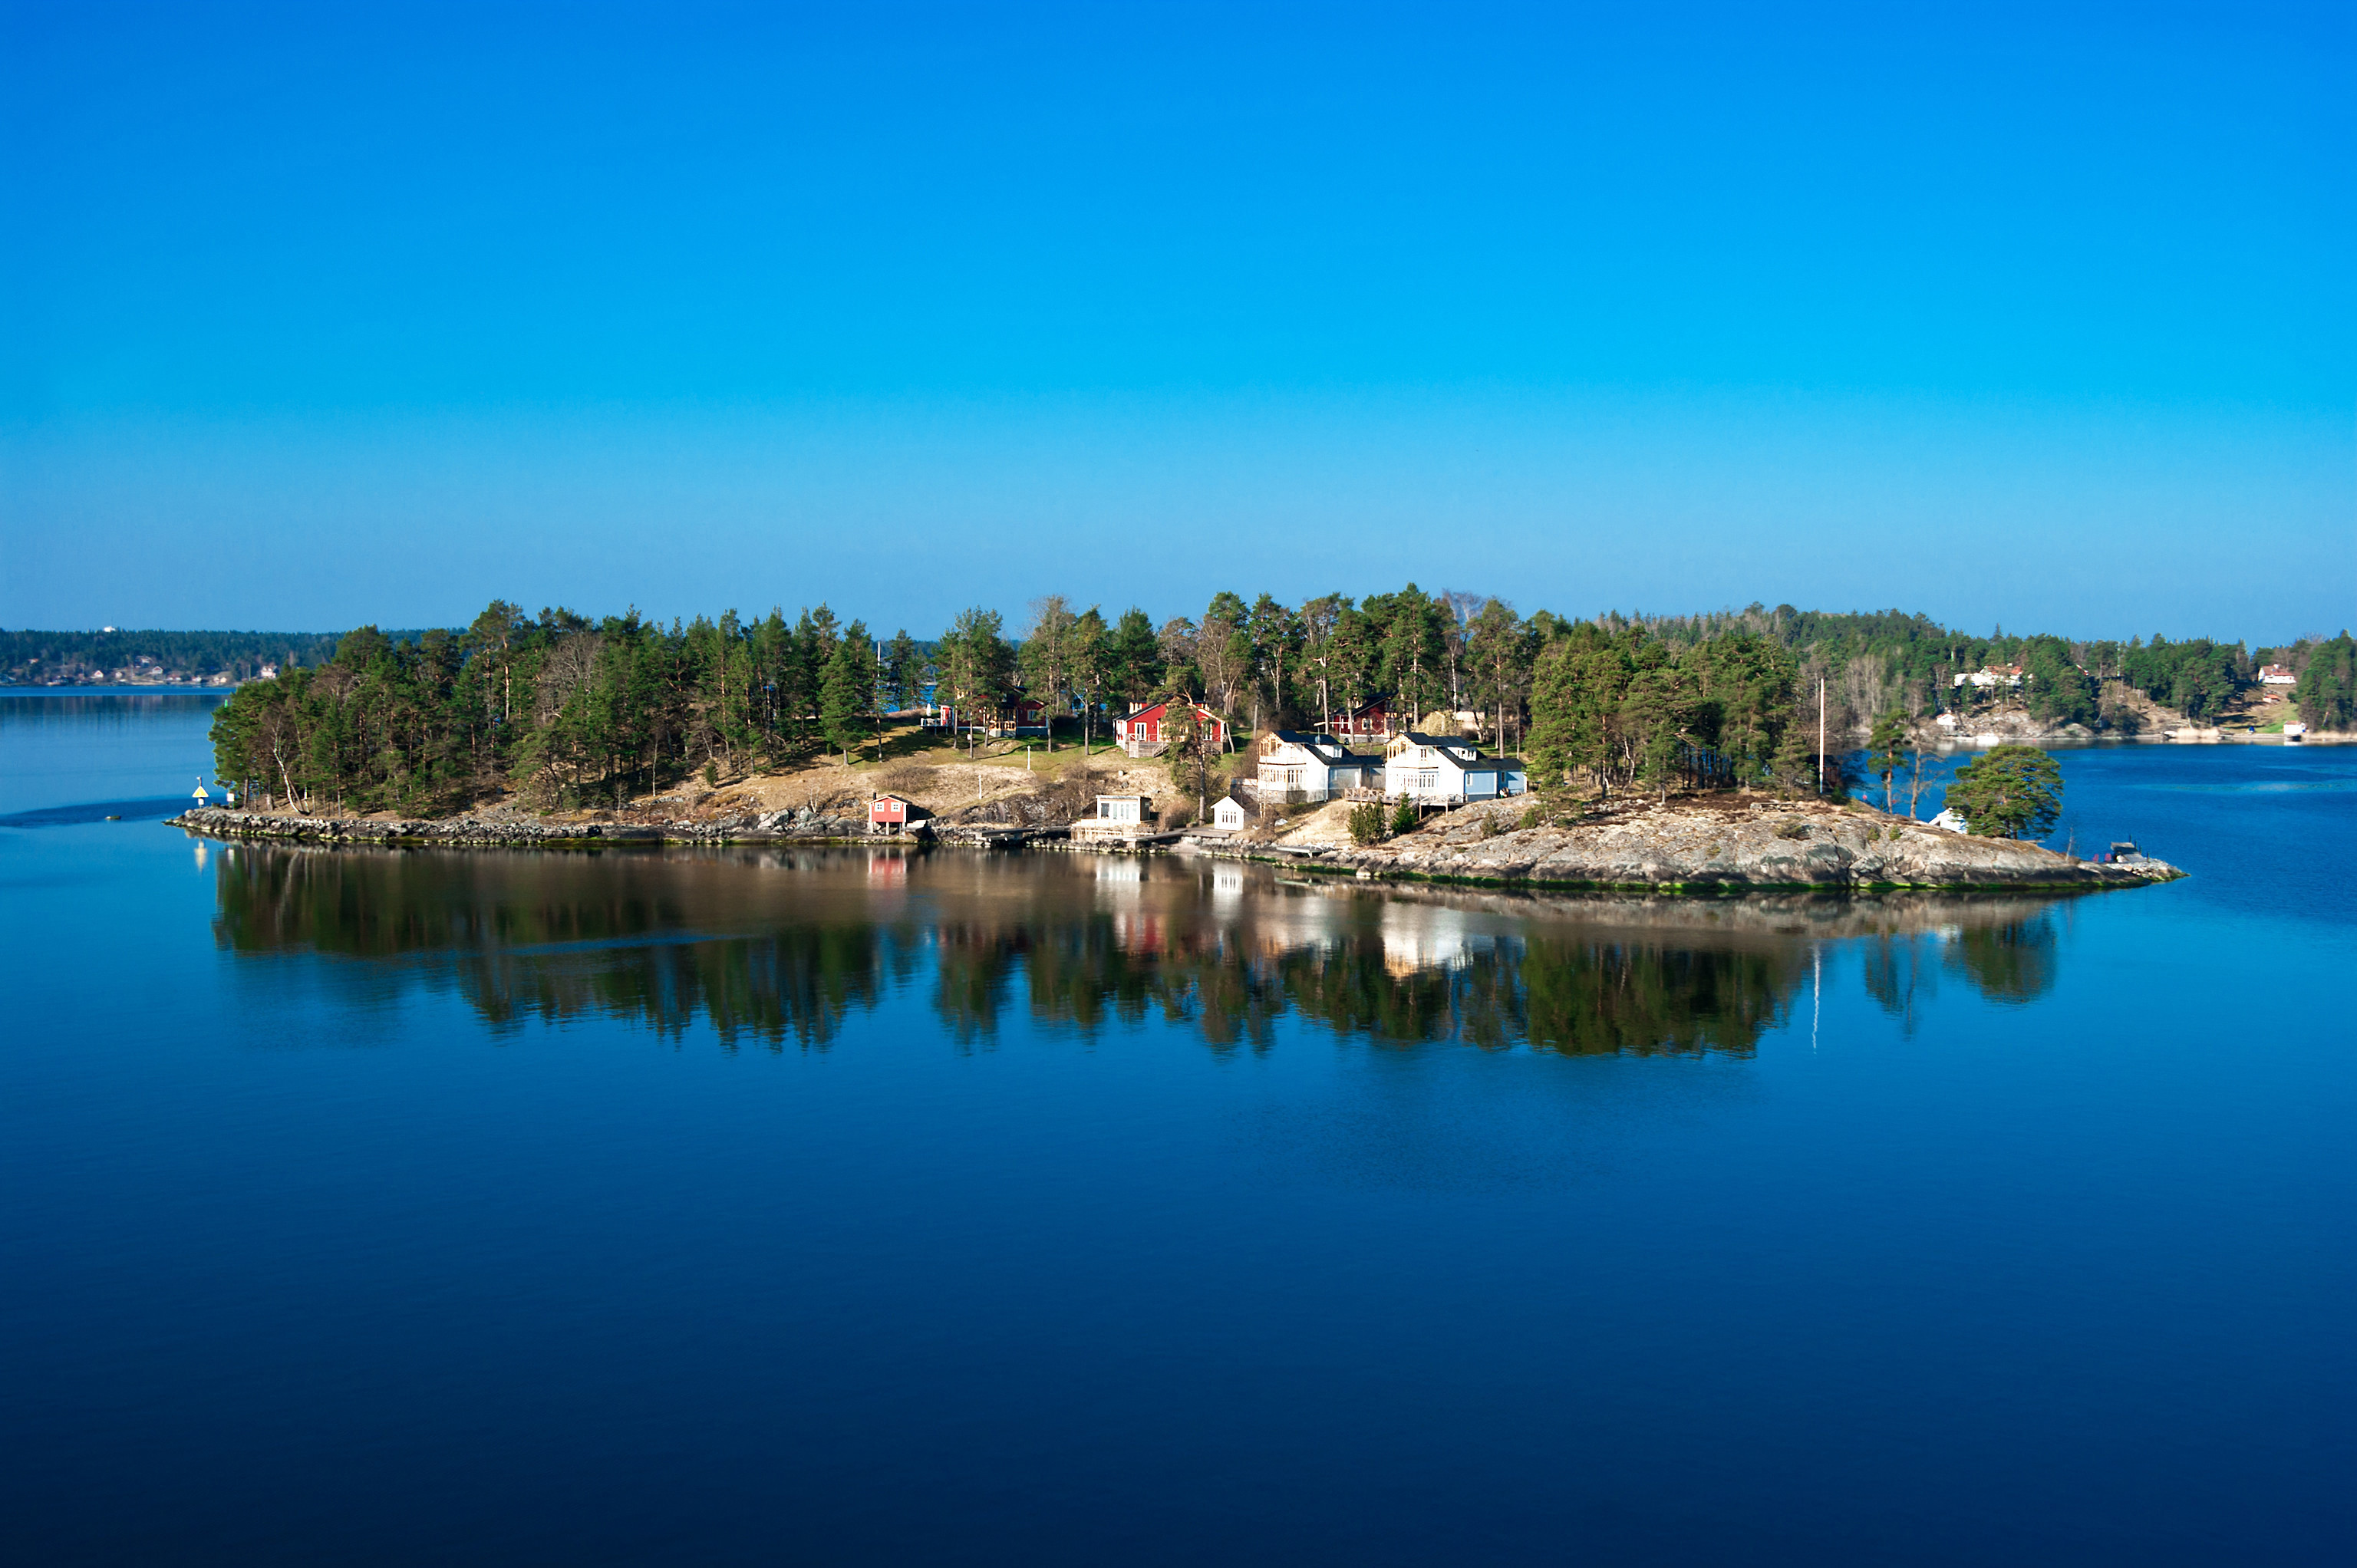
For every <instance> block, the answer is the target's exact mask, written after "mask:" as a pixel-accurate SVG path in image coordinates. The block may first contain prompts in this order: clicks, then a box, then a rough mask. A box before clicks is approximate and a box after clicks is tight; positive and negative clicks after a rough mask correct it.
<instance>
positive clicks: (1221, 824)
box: [1211, 795, 1252, 833]
mask: <svg viewBox="0 0 2357 1568" xmlns="http://www.w3.org/2000/svg"><path fill="white" fill-rule="evenodd" d="M1251 821H1252V815H1251V813H1250V812H1248V811H1245V810H1244V803H1243V801H1242V800H1237V799H1236V798H1235V797H1234V796H1233V795H1222V796H1221V797H1220V799H1219V800H1217V801H1216V802H1214V803H1213V805H1212V807H1211V825H1212V826H1213V827H1215V828H1217V829H1219V830H1220V831H1221V832H1223V833H1235V832H1243V829H1244V824H1245V823H1247V822H1251Z"/></svg>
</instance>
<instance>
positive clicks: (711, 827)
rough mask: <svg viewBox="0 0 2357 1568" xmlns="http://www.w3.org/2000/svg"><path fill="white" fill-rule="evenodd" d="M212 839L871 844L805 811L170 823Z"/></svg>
mask: <svg viewBox="0 0 2357 1568" xmlns="http://www.w3.org/2000/svg"><path fill="white" fill-rule="evenodd" d="M166 825H167V826H170V827H176V828H186V829H188V831H189V832H199V833H203V834H205V835H207V836H208V837H210V838H221V839H282V840H286V841H289V842H293V843H378V844H447V845H450V846H453V847H456V848H466V849H565V848H574V849H580V848H597V847H599V846H602V845H607V844H674V843H675V844H720V843H786V842H792V843H840V842H846V841H851V840H857V841H859V842H861V843H866V842H869V841H868V839H867V824H866V822H861V821H859V820H857V819H856V818H849V817H835V816H827V815H823V814H821V813H819V812H815V811H808V810H803V811H764V812H759V813H747V814H745V815H741V816H735V817H721V818H717V819H715V820H713V821H710V822H540V821H536V820H534V819H533V818H529V817H523V816H517V815H507V814H501V815H498V816H483V817H472V816H469V817H443V818H432V817H300V816H295V815H292V814H287V813H282V812H272V811H231V810H228V809H225V808H223V807H220V806H199V807H196V808H194V809H192V810H190V811H183V812H181V813H180V814H179V815H178V816H177V817H172V818H169V819H167V824H166Z"/></svg>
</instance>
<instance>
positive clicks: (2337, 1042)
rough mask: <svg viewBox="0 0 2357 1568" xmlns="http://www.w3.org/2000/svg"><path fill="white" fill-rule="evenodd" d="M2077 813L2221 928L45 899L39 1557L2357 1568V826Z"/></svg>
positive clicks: (40, 782)
mask: <svg viewBox="0 0 2357 1568" xmlns="http://www.w3.org/2000/svg"><path fill="white" fill-rule="evenodd" d="M37 700H38V701H44V702H46V701H49V699H37ZM145 700H146V699H145V698H129V699H124V698H105V699H94V700H91V699H85V701H95V702H98V703H104V702H118V703H119V702H124V701H133V702H137V701H145ZM14 701H15V700H14V699H5V698H0V788H5V794H0V811H5V812H6V813H10V814H12V820H15V819H14V817H13V814H14V813H21V812H27V811H49V810H51V809H54V808H60V807H69V808H70V807H74V806H76V805H78V804H80V805H87V804H89V803H91V802H96V801H101V800H167V799H170V798H172V797H173V796H174V795H175V793H176V792H177V793H180V794H185V791H186V789H188V785H189V784H190V783H193V781H194V776H195V773H196V772H197V770H198V768H199V767H200V766H201V763H202V760H203V756H204V749H203V727H204V717H205V714H204V709H203V707H202V706H199V708H197V709H193V710H188V711H185V712H184V711H181V710H178V709H173V708H169V707H157V708H154V709H149V710H145V711H141V712H135V713H134V712H126V711H125V710H122V709H109V708H104V707H88V708H83V709H81V710H70V711H69V710H59V709H48V710H44V711H42V712H39V713H37V714H29V715H28V714H27V712H26V711H25V710H23V709H21V708H18V707H14V706H11V703H13V702H14ZM197 701H198V702H199V703H200V704H201V703H202V700H201V699H198V700H197ZM2062 761H2063V766H2064V769H2065V772H2066V775H2067V776H2068V778H2069V779H2070V789H2071V793H2070V800H2071V810H2072V825H2074V826H2075V827H2076V828H2077V830H2078V831H2079V832H2080V834H2081V840H2082V842H2083V843H2085V842H2092V841H2093V840H2095V839H2097V838H2102V839H2109V838H2113V837H2127V838H2135V839H2136V840H2138V842H2140V843H2145V844H2146V845H2147V847H2148V848H2150V849H2152V850H2153V851H2154V852H2155V853H2158V854H2163V855H2165V856H2167V857H2168V858H2169V859H2171V860H2173V861H2177V862H2178V863H2179V864H2181V865H2186V866H2187V867H2188V868H2189V869H2190V870H2191V871H2192V872H2193V873H2194V875H2192V876H2191V877H2190V879H2189V880H2187V881H2185V882H2181V883H2178V884H2173V885H2170V886H2165V887H2159V888H2154V889H2148V890H2140V891H2136V892H2132V893H2121V894H2106V895H2102V896H2097V897H2083V898H2079V899H2072V900H2054V899H2023V898H2007V899H1933V898H1922V897H1915V898H1907V899H1883V900H1835V899H1788V900H1775V901H1742V902H1729V903H1722V904H1715V905H1695V904H1687V903H1683V902H1680V901H1675V900H1652V901H1648V900H1628V899H1587V900H1572V899H1531V898H1516V897H1508V896H1501V895H1468V894H1444V893H1438V892H1429V893H1415V892H1411V893H1406V894H1400V895H1391V896H1386V895H1382V894H1376V893H1372V892H1368V891H1365V890H1362V889H1361V888H1359V887H1357V886H1339V887H1338V886H1309V885H1300V884H1297V883H1295V882H1280V881H1279V880H1277V879H1276V878H1275V876H1273V875H1269V874H1267V873H1265V872H1243V871H1240V870H1238V869H1237V868H1234V867H1228V866H1212V865H1203V864H1200V863H1188V862H1183V861H1178V860H1172V859H1168V858H1165V859H1157V860H1152V861H1146V862H1138V861H1134V860H1096V859H1091V858H1085V857H1076V856H1062V855H1036V856H987V855H981V854H968V853H941V854H930V855H921V854H920V855H904V854H897V853H890V852H886V853H879V854H872V855H871V854H866V853H864V852H833V853H827V854H791V853H785V852H772V851H754V850H741V851H710V852H685V851H681V852H666V853H654V854H650V853H635V854H634V853H615V852H608V853H602V854H601V853H570V854H525V853H513V852H508V853H493V854H462V853H455V852H443V851H421V852H393V851H382V850H370V849H353V850H307V849H292V850H290V849H280V848H270V847H258V846H242V845H241V846H235V847H233V848H231V847H225V846H222V845H218V844H207V843H199V842H197V841H194V840H192V839H189V838H188V837H186V836H185V835H182V834H180V833H178V832H175V831H173V830H170V829H167V828H165V827H162V826H160V825H157V824H156V822H152V821H150V822H138V821H129V820H126V821H124V822H102V821H101V822H90V821H83V822H71V821H68V822H63V823H62V824H61V825H40V826H23V827H0V883H5V897H0V921H5V930H0V937H5V940H6V941H7V943H8V951H9V952H10V953H11V955H12V960H11V964H10V968H9V972H8V973H9V981H8V993H9V994H8V1002H9V1007H10V1013H11V1017H12V1026H11V1027H10V1028H9V1029H8V1030H7V1031H6V1033H5V1046H0V1183H5V1191H6V1192H7V1194H8V1195H9V1200H8V1202H7V1203H6V1204H5V1206H0V1370H5V1387H6V1388H7V1390H8V1391H9V1393H8V1397H7V1399H6V1400H5V1403H0V1442H5V1446H6V1455H5V1459H6V1463H5V1466H0V1506H5V1518H6V1519H7V1520H9V1531H10V1539H11V1542H12V1555H14V1556H16V1557H18V1558H20V1559H21V1560H26V1561H39V1562H131V1561H157V1560H167V1561H199V1562H212V1561H219V1562H237V1563H254V1562H306V1563H307V1562H317V1561H323V1560H332V1561H339V1562H341V1561H352V1562H385V1563H409V1562H415V1561H420V1560H425V1559H433V1558H444V1559H464V1560H470V1561H472V1560H490V1561H516V1562H551V1563H558V1562H562V1563H604V1562H613V1563H639V1562H647V1561H654V1560H662V1561H722V1560H726V1561H740V1560H744V1559H746V1558H748V1557H758V1558H785V1559H795V1560H803V1559H808V1560H820V1561H843V1560H870V1559H894V1560H923V1561H946V1562H969V1561H970V1562H1025V1563H1037V1562H1075V1563H1077V1562H1089V1563H1102V1562H1107V1561H1122V1562H1131V1561H1142V1562H1173V1563H1177V1562H1189V1563H1193V1562H1201V1561H1206V1560H1222V1561H1278V1560H1287V1561H1298V1560H1304V1559H1309V1560H1340V1559H1348V1560H1351V1561H1357V1562H1403V1563H1405V1562H1428V1561H1433V1560H1436V1559H1443V1558H1446V1559H1449V1560H1477V1561H1512V1562H1536V1561H1545V1562H1557V1561H1563V1560H1566V1559H1569V1560H1577V1561H1585V1562H1596V1563H1786V1562H1791V1563H1824V1562H1828V1561H1832V1562H1861V1563H1869V1562H1870V1563H1890V1562H1906V1563H1987V1562H1991V1561H2001V1560H2002V1561H2015V1562H2041V1563H2042V1562H2051V1563H2222V1562H2250V1563H2324V1562H2334V1563H2338V1562H2341V1561H2346V1560H2347V1558H2348V1557H2349V1555H2350V1552H2351V1551H2352V1547H2357V1518H2352V1506H2351V1504H2350V1502H2349V1500H2348V1499H2349V1492H2350V1489H2349V1487H2348V1485H2347V1477H2348V1475H2349V1474H2350V1471H2351V1465H2352V1459H2357V1441H2352V1439H2357V1433H2353V1432H2352V1419H2351V1416H2350V1410H2351V1396H2352V1393H2357V1375H2352V1374H2357V1354H2352V1350H2351V1349H2350V1348H2349V1336H2348V1333H2347V1326H2348V1323H2349V1321H2350V1316H2351V1308H2352V1304H2353V1302H2357V1297H2352V1285H2357V1269H2352V1261H2357V1247H2352V1225H2351V1219H2352V1214H2353V1213H2357V1205H2352V1197H2357V1179H2352V1175H2351V1161H2350V1140H2349V1131H2348V1130H2349V1128H2350V1126H2351V1114H2352V1111H2357V1067H2352V1055H2351V1047H2352V1043H2353V1042H2352V1030H2351V1028H2350V1027H2349V1026H2348V1024H2347V1023H2346V1021H2345V1015H2344V1014H2343V1013H2342V1012H2341V1010H2340V1009H2339V1007H2338V997H2337V995H2336V994H2335V993H2336V992H2337V990H2338V989H2339V988H2340V987H2341V986H2342V985H2345V983H2346V978H2345V977H2346V976H2347V975H2349V974H2350V973H2352V972H2357V965H2353V964H2352V960H2357V901H2353V900H2352V897H2351V896H2350V895H2349V894H2348V893H2347V892H2346V890H2345V886H2344V883H2343V880H2342V878H2341V875H2340V873H2339V870H2338V868H2339V867H2341V866H2343V865H2347V864H2349V863H2350V857H2351V854H2352V851H2357V811H2352V809H2351V808H2352V805H2357V801H2352V789H2357V757H2352V756H2349V755H2348V754H2345V753H2341V752H2332V751H2326V750H2324V749H2322V748H2319V749H2316V750H2312V751H2308V752H2291V751H2287V750H2281V749H2276V748H2251V747H2215V748H2201V749H2200V750H2198V751H2193V750H2168V751H2164V750H2161V749H2158V748H2136V749H2126V748H2120V749H2105V750H2101V751H2093V750H2090V751H2076V752H2069V753H2064V754H2062ZM184 776H185V777H186V779H187V780H188V782H185V783H184V782H182V779H183V777H184ZM70 814H71V813H70V812H68V813H67V815H68V816H70ZM44 820H45V821H51V822H54V821H55V819H54V818H49V819H44Z"/></svg>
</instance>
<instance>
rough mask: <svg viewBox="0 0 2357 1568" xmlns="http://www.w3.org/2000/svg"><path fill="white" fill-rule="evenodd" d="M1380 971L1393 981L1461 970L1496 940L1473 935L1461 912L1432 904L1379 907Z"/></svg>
mask: <svg viewBox="0 0 2357 1568" xmlns="http://www.w3.org/2000/svg"><path fill="white" fill-rule="evenodd" d="M1496 947H1497V939H1496V938H1494V937H1491V936H1489V935H1487V934H1481V935H1476V934H1475V933H1474V932H1473V930H1472V929H1470V926H1469V922H1468V921H1467V919H1466V918H1465V914H1464V911H1462V910H1459V909H1450V908H1444V907H1441V906H1438V905H1432V904H1386V905H1384V906H1383V968H1384V969H1385V970H1386V971H1387V972H1390V974H1391V975H1392V976H1393V978H1394V979H1405V977H1406V976H1408V975H1411V974H1417V973H1421V972H1424V971H1426V970H1435V969H1462V968H1463V967H1465V965H1467V964H1469V963H1470V962H1472V961H1473V955H1474V954H1475V953H1476V952H1488V951H1492V950H1495V949H1496Z"/></svg>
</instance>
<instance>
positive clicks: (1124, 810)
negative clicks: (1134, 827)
mask: <svg viewBox="0 0 2357 1568" xmlns="http://www.w3.org/2000/svg"><path fill="white" fill-rule="evenodd" d="M1153 811H1154V798H1153V797H1152V796H1151V795H1100V796H1098V797H1097V821H1099V822H1127V823H1132V824H1137V823H1142V822H1145V821H1146V818H1147V817H1149V816H1151V815H1152V814H1153Z"/></svg>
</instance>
